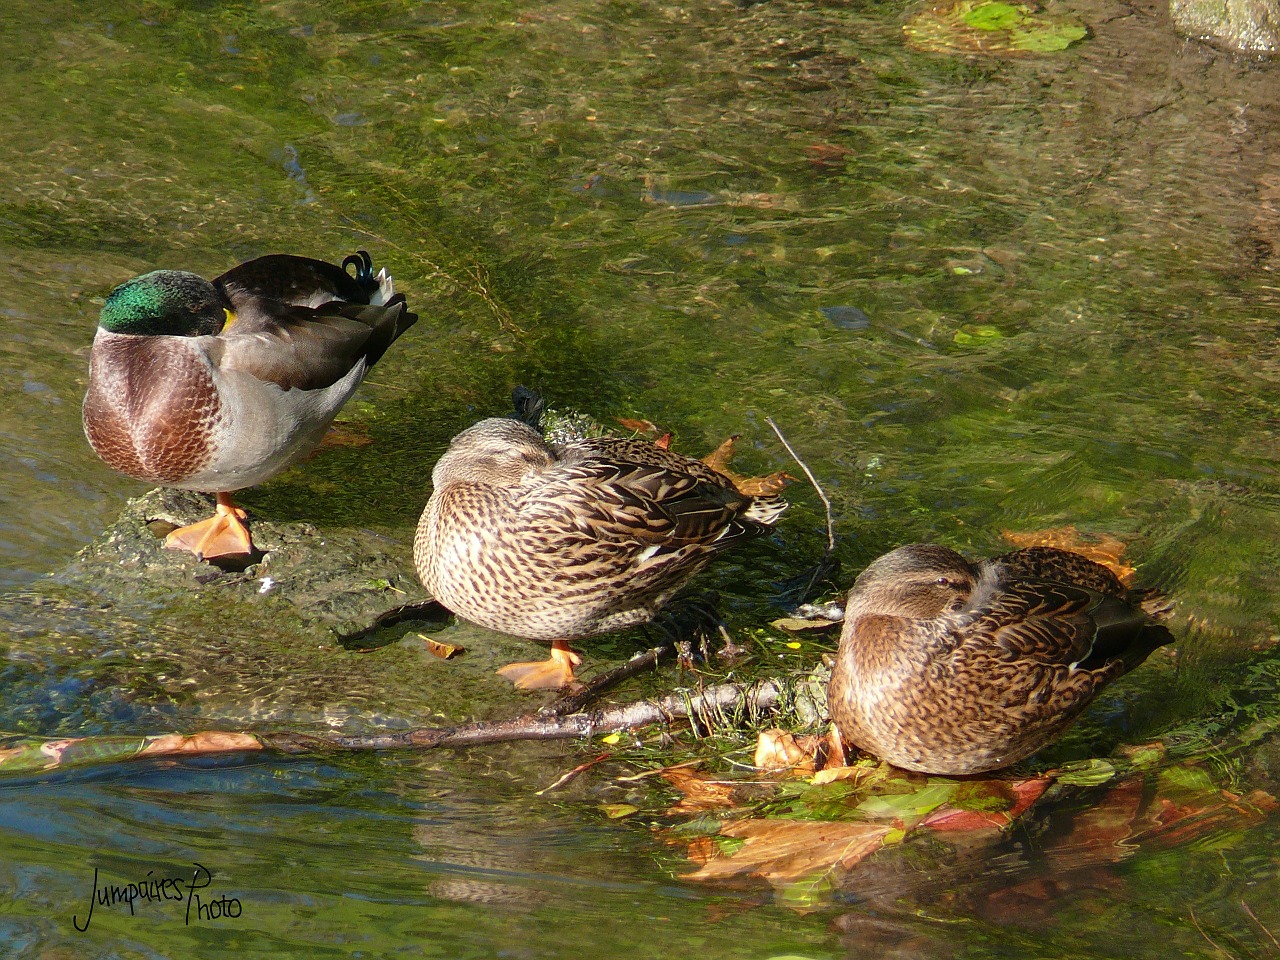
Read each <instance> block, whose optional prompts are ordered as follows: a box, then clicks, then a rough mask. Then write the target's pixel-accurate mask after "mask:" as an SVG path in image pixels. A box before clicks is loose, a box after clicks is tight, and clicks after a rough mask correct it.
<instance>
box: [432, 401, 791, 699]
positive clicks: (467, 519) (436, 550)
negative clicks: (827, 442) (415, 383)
mask: <svg viewBox="0 0 1280 960" xmlns="http://www.w3.org/2000/svg"><path fill="white" fill-rule="evenodd" d="M520 395H521V391H519V390H518V391H517V408H518V409H520V408H521V407H522V406H524V407H525V408H526V412H524V413H522V417H523V419H514V418H510V417H499V418H494V419H489V420H482V421H481V422H480V423H477V424H476V425H475V426H472V427H470V428H468V429H466V430H464V431H463V432H462V433H460V434H458V436H456V437H454V439H453V442H452V443H451V444H450V445H449V449H448V450H446V451H445V453H444V455H443V456H442V457H441V458H440V461H439V462H438V463H437V464H436V466H435V470H434V471H433V472H432V475H431V479H432V483H433V484H434V491H433V492H432V494H431V500H430V502H428V504H427V507H426V509H425V510H424V511H423V514H422V519H421V521H420V522H419V524H418V532H417V537H416V539H415V541H414V550H413V555H414V562H415V564H416V566H417V569H418V576H419V577H421V579H422V583H423V585H424V586H425V587H426V588H427V590H429V591H430V592H431V594H432V596H434V597H435V598H436V599H437V600H438V601H440V602H441V603H442V604H444V605H445V606H446V607H448V608H449V609H450V610H452V611H453V612H454V613H456V614H458V615H459V616H460V617H463V618H465V619H467V620H470V621H472V622H473V623H477V624H480V625H481V626H484V627H488V628H489V629H491V630H497V631H499V632H502V633H509V634H512V635H514V636H517V637H525V638H528V639H532V640H549V641H551V658H550V659H549V660H544V661H539V662H535V663H513V664H510V665H509V666H506V667H503V668H502V669H501V670H500V671H499V673H500V674H502V675H503V676H505V677H506V678H507V679H509V680H511V681H512V682H513V683H515V684H516V686H517V687H521V688H525V689H538V688H553V687H561V686H565V685H567V684H570V683H572V682H573V679H574V678H573V668H574V667H575V666H576V665H577V664H578V663H579V662H580V657H579V656H578V654H576V653H575V652H573V651H572V650H571V649H570V647H569V644H570V641H572V640H578V639H581V638H584V637H590V636H593V635H595V634H598V633H606V632H608V631H611V630H620V629H622V628H624V627H629V626H633V625H635V624H640V623H645V622H646V621H648V620H650V619H651V618H652V617H653V616H654V614H655V613H657V612H658V610H659V609H660V608H661V607H662V606H663V604H665V603H666V602H667V601H668V600H670V599H671V597H672V595H674V594H675V593H676V592H677V591H678V590H680V588H681V587H683V586H684V585H685V583H687V582H688V580H689V579H690V578H691V577H692V576H693V575H694V574H696V573H697V572H698V571H699V570H701V569H702V568H703V567H705V566H706V565H707V564H708V563H709V562H710V561H711V559H712V558H713V557H714V556H715V555H716V554H717V553H719V552H720V551H722V550H726V549H728V548H730V547H733V546H736V545H737V544H740V543H744V542H746V541H747V540H750V539H752V538H754V537H758V536H760V535H761V534H763V533H765V532H767V531H768V530H769V529H770V527H772V526H773V524H774V523H776V522H777V520H778V517H779V515H780V514H781V513H782V511H783V510H784V509H785V508H786V505H787V504H786V501H785V500H783V499H782V498H781V497H774V496H758V497H753V496H748V495H745V494H742V493H739V492H738V490H737V488H736V487H735V486H734V485H733V482H732V481H730V480H729V479H728V478H727V477H725V476H724V475H722V474H720V473H718V472H716V471H715V470H713V469H711V468H710V467H708V466H706V465H705V464H703V463H702V462H700V461H698V460H692V459H689V458H688V457H683V456H680V455H679V454H676V453H672V452H670V451H668V450H664V449H662V448H661V447H659V446H657V445H655V444H653V443H650V442H648V441H645V440H629V439H614V438H601V439H581V440H572V441H569V442H566V443H563V444H548V443H547V442H546V441H545V440H544V438H543V435H542V433H541V431H540V430H538V429H536V428H535V427H534V426H531V425H530V423H536V422H537V412H538V411H540V406H541V404H540V401H537V400H536V399H535V400H534V402H533V404H532V406H533V411H534V412H533V415H532V417H530V416H529V415H528V413H527V408H528V406H529V404H528V403H527V402H525V403H522V400H521V398H520ZM526 420H527V421H529V422H524V421H526Z"/></svg>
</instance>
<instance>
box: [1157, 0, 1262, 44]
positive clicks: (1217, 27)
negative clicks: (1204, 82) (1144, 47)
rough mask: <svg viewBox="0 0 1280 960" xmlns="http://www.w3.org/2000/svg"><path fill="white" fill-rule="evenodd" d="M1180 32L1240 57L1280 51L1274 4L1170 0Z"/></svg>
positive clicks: (1248, 0)
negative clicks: (1238, 54) (1235, 52)
mask: <svg viewBox="0 0 1280 960" xmlns="http://www.w3.org/2000/svg"><path fill="white" fill-rule="evenodd" d="M1169 14H1170V16H1172V17H1173V23H1174V26H1176V27H1177V28H1178V30H1179V32H1181V33H1183V34H1185V35H1186V36H1188V37H1190V38H1191V39H1193V40H1203V41H1206V42H1208V43H1212V44H1215V45H1216V46H1221V47H1225V48H1226V49H1228V50H1235V51H1238V52H1240V53H1254V54H1258V53H1262V54H1274V53H1275V52H1276V51H1277V50H1280V3H1277V2H1276V0H1170V3H1169Z"/></svg>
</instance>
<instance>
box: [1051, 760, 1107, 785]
mask: <svg viewBox="0 0 1280 960" xmlns="http://www.w3.org/2000/svg"><path fill="white" fill-rule="evenodd" d="M1115 775H1116V768H1115V767H1113V766H1112V765H1111V764H1110V763H1108V762H1107V761H1106V760H1079V761H1076V762H1075V763H1068V764H1065V765H1063V766H1062V767H1061V768H1060V770H1059V773H1058V776H1057V781H1058V783H1066V784H1070V785H1071V786H1076V787H1096V786H1097V785H1098V784H1100V783H1106V782H1107V781H1108V780H1110V779H1111V778H1112V777H1114V776H1115Z"/></svg>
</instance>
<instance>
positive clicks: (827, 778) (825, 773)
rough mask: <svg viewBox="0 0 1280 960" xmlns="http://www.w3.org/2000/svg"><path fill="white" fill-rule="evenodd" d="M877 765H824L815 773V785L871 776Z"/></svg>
mask: <svg viewBox="0 0 1280 960" xmlns="http://www.w3.org/2000/svg"><path fill="white" fill-rule="evenodd" d="M875 769H876V768H875V767H867V766H860V767H824V768H823V769H822V770H819V771H818V772H817V773H815V774H814V775H813V785H814V786H815V787H820V786H822V785H823V784H824V783H835V782H836V781H837V780H857V779H859V778H861V777H867V776H870V775H871V774H872V773H874V772H875Z"/></svg>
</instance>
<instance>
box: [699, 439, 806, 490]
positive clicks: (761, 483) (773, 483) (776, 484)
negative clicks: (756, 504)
mask: <svg viewBox="0 0 1280 960" xmlns="http://www.w3.org/2000/svg"><path fill="white" fill-rule="evenodd" d="M737 440H738V435H737V434H734V435H733V436H732V437H730V438H729V439H728V440H726V441H725V442H724V443H722V444H720V446H718V447H716V448H715V449H714V450H712V451H711V452H710V453H708V454H707V455H706V456H705V457H703V458H702V462H703V463H705V464H706V465H707V466H708V467H710V468H711V469H712V470H714V471H715V472H716V473H722V474H724V475H725V476H726V477H728V478H729V479H730V480H731V481H732V482H733V485H734V486H735V487H737V488H738V492H739V493H742V494H745V495H746V496H748V497H771V496H773V495H775V494H778V493H781V492H782V491H783V490H784V489H786V486H787V484H789V483H792V482H794V480H795V477H790V476H788V475H787V474H786V472H784V471H782V470H776V471H774V472H773V473H770V474H766V475H765V476H762V477H744V476H742V475H741V474H738V473H734V472H733V470H731V469H730V468H729V462H730V461H731V460H733V452H734V444H735V443H736V442H737Z"/></svg>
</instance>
